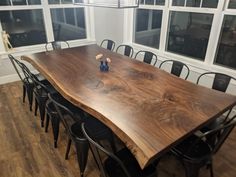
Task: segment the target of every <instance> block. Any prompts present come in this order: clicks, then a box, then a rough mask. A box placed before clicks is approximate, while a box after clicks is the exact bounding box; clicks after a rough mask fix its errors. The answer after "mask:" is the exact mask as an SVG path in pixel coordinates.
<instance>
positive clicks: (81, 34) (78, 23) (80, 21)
mask: <svg viewBox="0 0 236 177" xmlns="http://www.w3.org/2000/svg"><path fill="white" fill-rule="evenodd" d="M51 16H52V23H53V33H54V39H55V40H56V41H60V40H62V41H67V40H76V39H85V38H86V27H85V16H84V8H58V9H51Z"/></svg>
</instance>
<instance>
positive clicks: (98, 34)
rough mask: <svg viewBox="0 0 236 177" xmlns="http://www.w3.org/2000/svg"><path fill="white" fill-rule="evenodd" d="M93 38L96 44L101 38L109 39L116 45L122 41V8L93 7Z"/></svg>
mask: <svg viewBox="0 0 236 177" xmlns="http://www.w3.org/2000/svg"><path fill="white" fill-rule="evenodd" d="M94 21H95V38H96V41H97V44H100V43H101V41H102V40H103V39H111V40H113V41H115V42H116V46H118V45H119V44H121V43H122V41H123V25H124V10H122V9H109V8H100V7H95V8H94Z"/></svg>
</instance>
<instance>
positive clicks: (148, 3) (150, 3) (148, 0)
mask: <svg viewBox="0 0 236 177" xmlns="http://www.w3.org/2000/svg"><path fill="white" fill-rule="evenodd" d="M145 4H147V5H154V0H146V1H145Z"/></svg>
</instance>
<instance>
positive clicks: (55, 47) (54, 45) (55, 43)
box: [45, 41, 70, 52]
mask: <svg viewBox="0 0 236 177" xmlns="http://www.w3.org/2000/svg"><path fill="white" fill-rule="evenodd" d="M62 43H64V44H65V45H66V46H67V48H70V45H69V43H68V42H67V41H52V42H49V43H47V44H46V45H45V49H46V51H47V52H48V51H49V49H48V46H49V45H51V46H52V49H53V50H60V49H62Z"/></svg>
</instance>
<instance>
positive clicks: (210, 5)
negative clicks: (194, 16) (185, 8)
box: [202, 0, 219, 8]
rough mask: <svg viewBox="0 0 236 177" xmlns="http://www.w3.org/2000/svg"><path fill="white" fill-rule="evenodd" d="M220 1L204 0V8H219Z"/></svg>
mask: <svg viewBox="0 0 236 177" xmlns="http://www.w3.org/2000/svg"><path fill="white" fill-rule="evenodd" d="M218 1H219V0H203V1H202V7H208V8H217V6H218Z"/></svg>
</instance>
